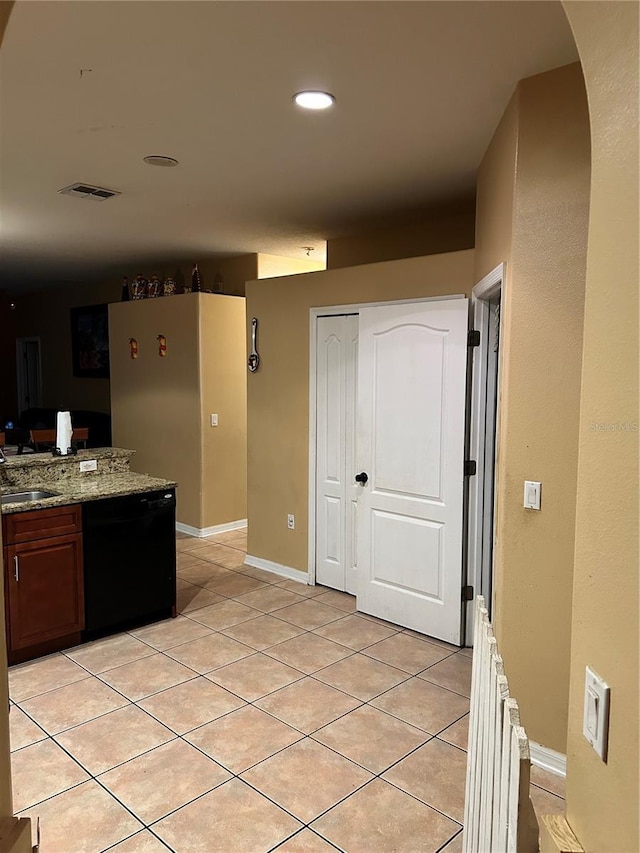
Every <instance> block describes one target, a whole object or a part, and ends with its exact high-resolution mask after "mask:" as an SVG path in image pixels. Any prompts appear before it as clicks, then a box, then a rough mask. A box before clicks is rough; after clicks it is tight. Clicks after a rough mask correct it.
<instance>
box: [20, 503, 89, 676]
mask: <svg viewBox="0 0 640 853" xmlns="http://www.w3.org/2000/svg"><path fill="white" fill-rule="evenodd" d="M61 533H64V535H60V534H61ZM3 539H4V543H5V547H4V566H5V616H6V629H7V650H8V656H9V663H18V662H20V661H24V660H29V659H31V658H33V657H37V656H40V655H42V654H46V653H48V652H51V651H55V650H57V649H61V648H67V647H69V646H71V645H75V644H77V643H79V642H80V641H81V631H82V629H83V627H84V594H83V568H82V534H81V514H80V508H79V507H78V506H72V507H60V509H59V510H58V509H50V510H33V511H32V512H25V513H16V514H13V515H8V516H5V517H4V518H3Z"/></svg>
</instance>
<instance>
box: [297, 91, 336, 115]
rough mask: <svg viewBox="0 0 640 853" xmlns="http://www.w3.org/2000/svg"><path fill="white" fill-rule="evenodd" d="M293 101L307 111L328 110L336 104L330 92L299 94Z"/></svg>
mask: <svg viewBox="0 0 640 853" xmlns="http://www.w3.org/2000/svg"><path fill="white" fill-rule="evenodd" d="M293 100H294V101H295V102H296V104H297V105H298V106H299V107H304V109H305V110H326V109H327V108H328V107H331V106H333V104H335V102H336V99H335V98H334V97H333V95H330V94H329V92H311V91H309V92H298V93H297V94H296V95H294V96H293Z"/></svg>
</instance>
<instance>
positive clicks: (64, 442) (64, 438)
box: [56, 412, 72, 456]
mask: <svg viewBox="0 0 640 853" xmlns="http://www.w3.org/2000/svg"><path fill="white" fill-rule="evenodd" d="M71 435H72V430H71V412H58V416H57V420H56V450H58V452H59V453H60V455H61V456H66V455H67V454H68V452H69V448H70V447H71Z"/></svg>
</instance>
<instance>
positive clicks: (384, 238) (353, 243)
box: [327, 204, 475, 269]
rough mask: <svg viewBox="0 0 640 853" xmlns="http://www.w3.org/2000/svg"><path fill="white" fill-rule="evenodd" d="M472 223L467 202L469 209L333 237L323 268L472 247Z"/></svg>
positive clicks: (328, 245)
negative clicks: (325, 265) (325, 264)
mask: <svg viewBox="0 0 640 853" xmlns="http://www.w3.org/2000/svg"><path fill="white" fill-rule="evenodd" d="M467 207H468V206H467ZM474 222H475V214H474V211H473V204H471V206H470V208H469V207H468V209H464V210H459V211H455V212H451V211H448V210H443V211H439V212H434V213H432V214H431V213H430V214H429V216H428V217H423V218H421V219H420V221H418V222H403V223H401V224H395V225H391V226H388V227H386V228H374V229H372V230H371V231H367V232H366V233H362V234H354V235H349V236H346V237H336V238H334V239H331V240H328V241H327V269H338V268H339V267H352V266H356V265H357V264H372V263H378V262H380V261H391V260H395V259H397V258H415V257H420V256H423V255H434V254H441V253H444V252H457V251H460V250H463V249H472V248H473V245H474Z"/></svg>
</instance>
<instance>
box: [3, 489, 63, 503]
mask: <svg viewBox="0 0 640 853" xmlns="http://www.w3.org/2000/svg"><path fill="white" fill-rule="evenodd" d="M57 497H58V492H45V491H43V490H42V489H39V490H37V491H30V492H10V493H9V494H6V495H2V498H1V502H2V503H3V504H17V503H22V502H23V501H41V500H43V499H44V498H57Z"/></svg>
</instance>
